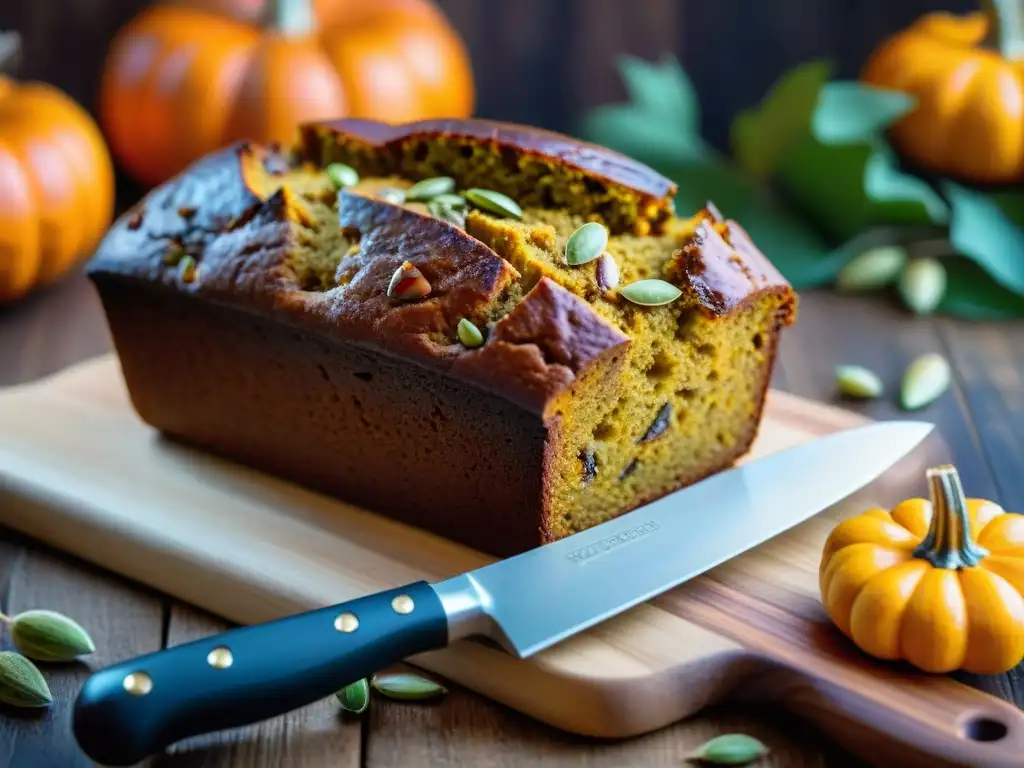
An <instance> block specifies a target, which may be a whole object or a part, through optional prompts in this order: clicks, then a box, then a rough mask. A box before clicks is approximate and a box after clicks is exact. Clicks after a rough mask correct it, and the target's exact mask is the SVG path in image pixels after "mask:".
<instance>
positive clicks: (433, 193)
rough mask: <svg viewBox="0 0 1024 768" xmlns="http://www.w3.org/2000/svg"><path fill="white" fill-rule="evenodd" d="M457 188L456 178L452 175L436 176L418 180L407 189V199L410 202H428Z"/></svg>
mask: <svg viewBox="0 0 1024 768" xmlns="http://www.w3.org/2000/svg"><path fill="white" fill-rule="evenodd" d="M454 189H455V179H453V178H452V177H451V176H435V177H433V178H431V179H423V181H417V182H416V183H415V184H413V185H412V186H411V187H409V188H408V189H407V190H405V199H406V200H408V201H409V202H410V203H413V202H421V203H422V202H426V201H427V200H431V199H433V198H435V197H437V196H438V195H444V194H448V193H450V192H452V191H453V190H454Z"/></svg>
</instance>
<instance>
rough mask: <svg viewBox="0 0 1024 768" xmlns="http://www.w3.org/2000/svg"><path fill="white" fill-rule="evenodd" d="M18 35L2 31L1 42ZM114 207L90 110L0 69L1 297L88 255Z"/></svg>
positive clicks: (10, 43) (109, 170)
mask: <svg viewBox="0 0 1024 768" xmlns="http://www.w3.org/2000/svg"><path fill="white" fill-rule="evenodd" d="M19 42H20V41H19V40H18V37H17V35H15V34H9V35H7V36H6V37H5V38H4V39H3V40H0V50H7V51H8V53H10V52H11V50H12V49H14V48H16V47H17V46H18V44H19ZM0 58H5V57H4V55H3V53H2V52H0ZM0 69H2V62H0ZM113 211H114V168H113V163H112V161H111V158H110V154H109V152H108V151H107V147H106V144H104V142H103V135H102V134H101V133H100V130H99V127H98V126H97V125H96V123H95V122H94V121H93V119H92V117H90V116H89V114H88V113H87V112H86V111H85V110H84V109H83V108H82V107H81V106H79V105H78V104H77V103H76V102H75V101H74V100H72V99H71V98H70V97H69V96H67V95H66V94H64V93H63V92H61V91H60V90H58V89H57V88H54V87H53V86H51V85H47V84H45V83H35V82H18V81H16V80H14V79H13V78H12V77H10V76H6V75H4V74H2V73H0V303H2V302H8V301H13V300H14V299H18V298H21V297H22V296H24V295H26V294H28V293H29V292H30V291H32V290H34V289H36V288H39V287H42V286H44V285H46V284H48V283H50V282H52V281H54V280H56V279H57V278H59V277H62V276H63V275H65V274H66V273H67V272H69V271H70V270H72V269H74V268H75V267H77V266H78V265H79V264H80V263H81V262H83V261H84V260H85V259H87V258H89V256H91V255H92V252H93V250H94V249H95V247H96V245H97V243H98V242H99V240H100V238H101V237H102V236H103V233H104V232H105V231H106V229H107V227H108V226H109V225H110V221H111V218H112V216H113Z"/></svg>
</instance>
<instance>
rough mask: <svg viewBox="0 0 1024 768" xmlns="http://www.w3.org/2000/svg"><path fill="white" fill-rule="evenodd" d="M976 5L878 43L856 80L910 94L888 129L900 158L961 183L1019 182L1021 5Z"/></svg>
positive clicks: (998, 0) (1022, 155)
mask: <svg viewBox="0 0 1024 768" xmlns="http://www.w3.org/2000/svg"><path fill="white" fill-rule="evenodd" d="M981 6H982V11H981V12H975V13H970V14H966V15H962V16H956V15H953V14H950V13H945V12H940V13H930V14H926V15H924V16H922V17H921V18H920V19H918V20H917V21H916V22H914V23H913V24H912V25H911V26H909V27H908V28H906V29H904V30H901V31H899V32H897V33H896V34H895V35H893V36H891V37H890V38H889V39H887V40H885V41H883V42H882V44H881V45H879V46H878V47H877V48H876V49H875V50H874V51H873V52H872V53H871V55H870V56H869V57H868V59H867V61H866V63H865V65H864V67H863V69H862V71H861V75H860V78H861V80H862V81H864V82H865V83H868V84H870V85H876V86H879V87H882V88H889V89H894V90H898V91H903V92H905V93H908V94H910V95H912V96H913V97H915V98H916V100H917V106H916V107H915V108H914V109H913V110H912V111H911V112H910V113H908V114H907V115H906V116H905V117H903V118H902V119H901V120H900V121H899V122H897V123H896V125H894V126H893V127H892V129H891V131H890V134H889V138H890V141H891V142H892V145H893V146H894V147H895V148H896V149H897V150H898V151H899V152H900V153H901V154H902V155H904V156H905V157H907V158H908V159H910V160H911V161H913V162H914V163H916V164H918V165H920V166H922V167H924V168H927V169H930V170H932V171H935V172H937V173H940V174H945V175H950V176H954V177H957V178H960V179H963V180H965V181H970V182H978V183H1005V182H1013V181H1018V180H1020V179H1024V8H1022V2H1021V0H982V2H981Z"/></svg>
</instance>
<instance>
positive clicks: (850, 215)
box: [776, 136, 949, 242]
mask: <svg viewBox="0 0 1024 768" xmlns="http://www.w3.org/2000/svg"><path fill="white" fill-rule="evenodd" d="M776 184H777V185H778V187H779V188H780V190H781V191H782V192H783V194H785V195H786V197H787V198H788V199H789V200H791V201H792V202H793V204H794V205H796V206H797V207H798V208H799V209H800V210H801V211H802V212H803V213H804V214H805V215H807V216H809V217H810V218H811V219H812V220H813V221H814V222H816V223H817V224H818V226H820V227H821V228H822V229H823V230H824V231H825V232H827V233H828V234H829V235H830V236H832V237H834V238H835V239H836V240H837V241H839V242H844V241H846V240H848V239H849V238H851V237H853V236H855V235H856V234H857V233H858V232H861V231H862V230H864V229H866V228H870V227H875V226H881V225H927V224H942V223H945V221H946V220H947V218H948V215H949V213H948V209H947V207H946V204H945V202H944V201H943V200H942V198H941V197H940V196H939V195H938V193H936V192H935V190H934V189H932V188H931V187H930V186H929V185H928V184H927V183H926V182H924V181H923V180H921V179H919V178H917V177H916V176H911V175H909V174H906V173H903V172H902V171H900V170H899V168H898V166H897V164H896V158H895V157H894V156H893V154H892V152H891V151H890V150H889V148H888V147H887V146H886V145H885V144H884V142H882V141H881V140H880V139H875V140H873V141H870V142H866V141H865V142H858V143H854V144H844V145H838V144H832V145H829V144H823V143H822V142H820V141H818V140H817V139H816V138H815V137H813V136H806V137H805V138H804V140H803V141H802V142H800V143H799V144H798V145H796V146H795V147H794V148H793V149H792V150H791V151H790V152H789V153H788V154H787V155H786V157H785V158H784V159H783V161H782V164H781V166H780V168H779V170H778V173H777V174H776Z"/></svg>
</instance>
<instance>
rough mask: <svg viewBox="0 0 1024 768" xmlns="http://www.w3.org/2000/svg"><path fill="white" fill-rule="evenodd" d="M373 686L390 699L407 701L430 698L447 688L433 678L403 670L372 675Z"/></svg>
mask: <svg viewBox="0 0 1024 768" xmlns="http://www.w3.org/2000/svg"><path fill="white" fill-rule="evenodd" d="M371 684H372V685H373V687H374V688H375V689H376V690H378V691H380V692H381V693H382V694H384V695H385V696H387V697H388V698H392V699H403V700H408V701H413V700H419V699H430V698H433V697H435V696H441V695H443V694H446V693H448V689H447V688H445V687H444V686H443V685H441V684H439V683H435V682H434V681H433V680H428V679H427V678H425V677H420V676H419V675H410V674H408V673H404V672H396V673H391V674H382V675H374V676H373V680H372V683H371Z"/></svg>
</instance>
